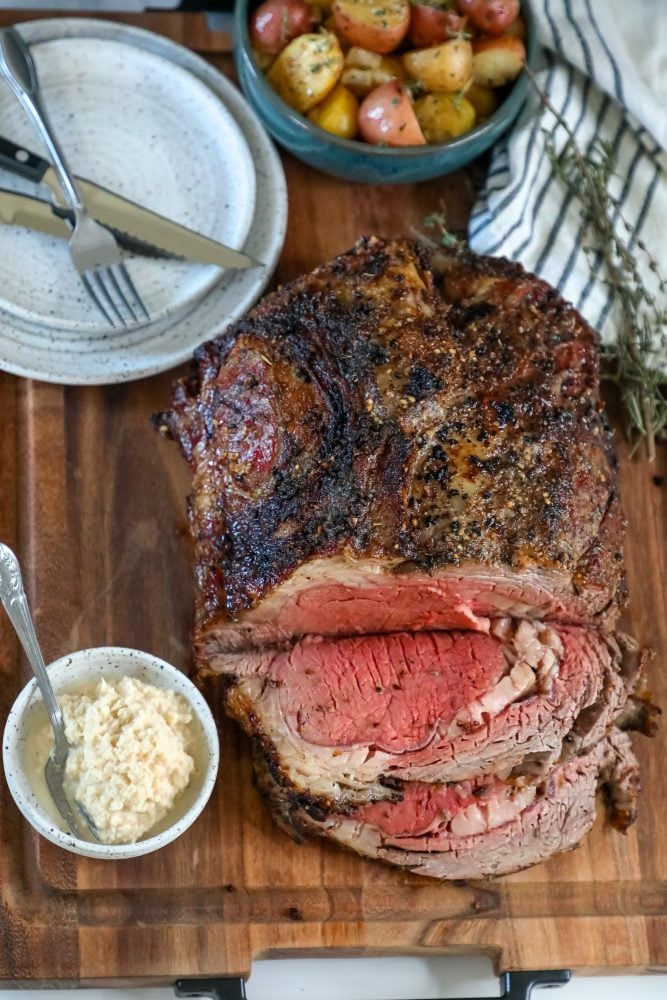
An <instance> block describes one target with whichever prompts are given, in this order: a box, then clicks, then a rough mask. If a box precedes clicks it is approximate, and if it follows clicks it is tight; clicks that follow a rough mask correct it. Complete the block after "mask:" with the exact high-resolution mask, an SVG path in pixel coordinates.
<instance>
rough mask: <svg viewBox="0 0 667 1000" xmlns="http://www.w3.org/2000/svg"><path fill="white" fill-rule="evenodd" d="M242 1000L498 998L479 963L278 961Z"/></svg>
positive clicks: (655, 989) (168, 997) (634, 996)
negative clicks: (246, 998) (246, 999)
mask: <svg viewBox="0 0 667 1000" xmlns="http://www.w3.org/2000/svg"><path fill="white" fill-rule="evenodd" d="M246 990H247V995H248V1000H446V998H449V997H461V998H464V997H498V996H499V995H500V988H499V983H498V980H497V979H496V977H495V976H494V975H493V971H492V968H491V964H490V962H488V961H487V960H486V959H483V958H459V957H455V958H454V957H433V958H358V959H333V958H332V959H329V958H326V959H325V958H319V959H301V960H298V959H297V960H295V959H290V960H288V959H284V960H282V961H264V962H256V963H255V964H254V966H253V970H252V975H251V977H250V979H249V980H248V984H247V987H246ZM47 992H48V991H45V990H0V998H1V1000H45V996H46V994H47ZM69 994H72V995H73V996H74V997H75V1000H173V995H174V994H173V992H172V991H171V990H170V989H166V988H165V989H131V990H130V989H128V990H118V989H114V990H109V989H106V990H101V989H100V990H65V991H59V997H62V996H63V995H69ZM542 995H543V996H544V998H545V1000H547V996H549V997H550V1000H556V997H558V1000H560V998H561V997H562V1000H667V975H650V976H648V975H647V976H604V977H598V976H596V977H592V978H588V977H583V976H582V977H574V978H573V980H572V981H571V982H570V983H569V984H568V985H567V986H565V987H563V988H562V990H561V991H560V992H559V993H558V994H550V995H548V994H546V993H543V991H541V990H534V991H533V1000H540V997H541V996H542Z"/></svg>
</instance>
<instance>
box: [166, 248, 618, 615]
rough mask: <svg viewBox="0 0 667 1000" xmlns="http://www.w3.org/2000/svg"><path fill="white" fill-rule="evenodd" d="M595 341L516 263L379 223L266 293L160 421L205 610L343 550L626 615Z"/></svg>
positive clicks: (234, 603) (201, 611)
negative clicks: (487, 576)
mask: <svg viewBox="0 0 667 1000" xmlns="http://www.w3.org/2000/svg"><path fill="white" fill-rule="evenodd" d="M598 354H599V351H598V341H597V336H596V334H595V333H594V332H593V331H592V330H591V329H590V327H588V326H587V324H586V323H585V322H584V321H583V320H582V318H581V317H580V316H579V315H578V313H577V312H576V311H575V310H574V309H573V308H572V307H571V306H569V305H567V303H565V302H564V301H563V300H562V298H561V297H560V296H559V295H558V294H557V293H556V292H555V291H554V290H553V289H551V288H550V287H549V286H548V285H547V284H546V283H545V282H543V281H541V280H539V279H538V278H536V277H535V276H534V275H530V274H528V273H526V272H524V271H523V269H522V268H521V267H520V265H518V264H514V263H511V262H509V261H506V260H503V259H491V258H485V257H477V256H475V255H473V254H471V253H469V252H466V251H455V252H454V251H452V252H450V251H445V250H438V251H437V252H434V251H433V250H431V249H429V248H428V247H425V246H423V245H420V244H417V243H415V242H411V241H408V240H396V241H393V242H391V241H384V240H379V239H377V238H375V237H364V238H362V239H361V240H359V241H358V242H357V244H356V245H355V246H354V248H353V249H352V250H351V251H350V252H349V253H347V254H343V255H341V256H340V257H338V258H336V259H335V260H334V261H331V262H329V263H328V264H325V265H322V266H321V267H318V268H316V269H315V270H314V271H313V272H311V273H310V274H308V275H305V276H304V277H302V278H299V279H297V280H296V281H294V282H292V283H291V284H289V285H285V286H284V287H282V288H280V289H278V290H277V291H276V292H274V293H272V294H271V295H268V296H267V297H266V298H265V299H264V300H263V301H262V302H261V303H260V304H259V305H258V306H257V307H256V308H255V309H253V310H252V311H251V312H250V313H248V314H247V316H245V317H244V318H243V319H242V320H240V321H239V322H238V323H236V324H234V325H233V326H232V327H230V328H229V329H228V330H226V331H225V332H224V334H222V335H221V336H220V337H219V338H217V339H216V340H215V341H212V342H210V343H209V344H206V345H204V346H203V347H201V348H199V350H198V351H197V353H196V361H197V366H198V374H197V376H196V377H195V378H189V379H186V380H183V381H181V382H179V383H177V384H176V386H175V387H174V392H173V402H172V408H171V410H170V411H168V412H166V413H161V414H158V415H157V416H156V418H155V424H156V426H157V427H158V429H160V430H161V432H162V433H165V434H167V435H168V436H171V437H172V438H174V439H175V440H177V441H178V442H179V443H180V445H181V448H182V449H183V452H184V454H185V456H186V458H187V459H188V461H189V462H190V464H191V466H192V468H193V472H194V476H195V495H196V498H197V502H196V503H195V504H194V505H193V508H192V513H191V530H192V534H193V538H194V542H195V548H196V559H197V564H198V567H199V570H198V578H199V589H200V595H201V601H200V607H199V608H198V620H199V623H200V625H201V624H202V623H205V622H207V621H209V620H210V619H211V618H213V617H216V616H222V617H223V618H225V617H226V618H227V619H228V620H233V619H236V618H238V617H242V616H243V613H244V611H246V610H248V609H251V608H254V607H255V606H256V605H258V603H259V602H261V601H262V600H263V599H264V598H266V597H267V595H268V594H269V593H270V592H271V591H272V590H273V589H274V588H276V587H277V586H279V585H280V584H281V583H283V582H284V581H285V580H287V579H288V578H289V577H290V575H291V574H292V573H293V571H294V570H295V568H296V567H297V566H300V565H303V564H305V563H307V562H308V561H309V560H312V559H314V558H320V557H327V556H335V555H339V554H341V553H343V552H345V553H349V554H350V555H352V556H354V557H357V558H366V557H367V558H377V559H383V558H384V559H391V560H392V561H393V562H394V561H395V562H398V563H399V564H401V563H402V569H401V572H408V568H407V567H408V566H409V567H413V568H414V569H415V570H426V571H429V572H433V571H437V570H438V569H440V568H444V567H447V566H459V565H462V564H464V563H466V562H484V563H486V564H487V565H489V566H496V567H511V568H514V569H518V570H521V569H527V568H531V567H536V568H539V569H546V570H553V571H555V572H557V573H560V574H562V575H563V578H564V580H570V581H571V589H572V593H573V595H574V596H575V601H576V602H577V606H578V607H579V608H580V616H581V617H582V618H585V619H588V620H595V621H605V620H607V621H610V622H611V621H613V619H614V617H615V616H616V614H617V611H618V606H619V603H620V602H622V600H623V597H624V581H623V564H622V555H621V551H622V541H623V534H624V529H625V525H624V521H623V517H622V514H621V513H620V505H619V504H618V500H617V492H618V491H617V467H616V460H615V456H614V453H613V442H612V436H611V433H610V431H609V427H608V424H607V421H606V418H605V415H604V412H603V410H602V406H601V403H600V396H599V373H598V365H599V357H598ZM232 413H233V414H235V416H234V417H233V418H232V417H231V416H230V414H232ZM230 442H231V445H230ZM239 454H240V458H239ZM257 456H259V459H260V460H259V461H258V458H257Z"/></svg>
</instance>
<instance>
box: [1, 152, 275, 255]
mask: <svg viewBox="0 0 667 1000" xmlns="http://www.w3.org/2000/svg"><path fill="white" fill-rule="evenodd" d="M0 167H5V168H7V169H8V170H11V171H12V173H15V174H18V175H19V176H20V177H25V178H27V179H28V180H31V181H34V182H35V183H38V184H45V185H46V186H47V187H48V188H49V189H50V191H51V192H52V194H53V196H54V197H55V199H56V202H57V203H58V204H62V202H61V201H60V198H61V191H60V184H59V182H58V178H57V176H56V172H55V170H54V169H53V167H52V166H51V164H50V163H49V161H48V160H46V159H44V158H43V157H41V156H38V155H37V153H33V152H31V151H30V150H28V149H26V148H25V147H24V146H18V145H17V144H16V143H14V142H12V141H11V139H7V138H5V137H2V136H0ZM77 181H78V183H79V186H80V188H81V192H82V194H83V198H84V201H85V204H86V208H87V209H88V211H89V212H90V213H91V215H93V216H94V218H95V219H97V221H98V222H101V223H102V224H103V225H105V226H108V227H109V228H110V229H112V230H113V231H114V232H116V233H117V232H122V233H127V234H128V235H129V236H130V237H132V238H134V239H137V240H140V241H142V242H143V243H144V244H146V243H150V244H153V245H154V246H156V247H159V248H160V249H161V250H164V251H166V252H167V253H169V254H173V255H174V256H177V257H183V258H185V259H186V260H193V261H197V262H198V263H201V264H213V265H215V266H216V267H231V268H247V267H262V266H263V265H262V264H261V263H259V262H258V261H256V260H253V258H252V257H249V256H248V255H247V254H244V253H241V252H240V251H239V250H233V249H232V248H231V247H226V246H225V245H224V244H223V243H218V242H217V241H216V240H213V239H210V237H208V236H202V234H201V233H196V232H194V230H192V229H188V228H187V226H181V225H180V224H179V223H178V222H173V221H172V220H171V219H167V218H165V216H163V215H159V214H158V213H157V212H151V211H150V210H149V209H147V208H143V206H141V205H138V204H137V203H136V202H134V201H130V199H129V198H124V197H123V196H122V195H119V194H115V192H113V191H110V190H109V188H105V187H103V186H102V185H101V184H96V183H95V182H94V181H89V180H86V179H85V178H83V177H77Z"/></svg>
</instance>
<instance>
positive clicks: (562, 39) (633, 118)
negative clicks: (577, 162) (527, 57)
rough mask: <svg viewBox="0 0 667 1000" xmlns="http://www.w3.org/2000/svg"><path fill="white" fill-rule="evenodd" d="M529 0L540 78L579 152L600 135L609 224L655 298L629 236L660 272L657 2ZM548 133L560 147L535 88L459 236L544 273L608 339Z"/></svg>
mask: <svg viewBox="0 0 667 1000" xmlns="http://www.w3.org/2000/svg"><path fill="white" fill-rule="evenodd" d="M530 6H531V11H532V13H533V16H534V19H535V22H536V25H537V31H538V38H539V40H540V43H541V45H542V47H543V52H542V63H541V66H540V68H539V69H538V70H537V72H536V78H537V81H538V84H539V86H540V88H541V89H542V91H543V92H544V93H545V94H546V96H547V97H548V98H549V100H550V101H551V103H552V104H553V105H554V107H555V108H556V109H557V110H558V111H559V112H560V114H561V115H562V116H563V118H564V119H565V120H566V121H567V122H568V124H569V126H570V128H571V129H572V131H573V132H574V134H575V136H576V139H577V143H578V144H579V146H580V148H581V149H582V150H583V151H584V152H585V153H591V152H592V151H593V149H594V148H595V147H594V144H595V143H596V141H598V140H603V141H606V142H608V143H610V144H611V145H612V147H613V149H614V150H615V153H616V168H615V174H614V176H612V177H611V179H610V181H609V191H610V193H611V195H612V196H613V197H614V198H615V199H616V201H617V202H618V206H619V207H618V208H617V209H615V210H614V223H615V227H616V231H617V232H618V234H619V235H620V236H621V237H622V238H623V239H624V241H625V243H626V244H627V245H628V246H629V249H630V250H631V251H632V252H633V253H634V254H635V255H636V260H637V264H638V267H639V269H640V273H641V276H642V279H643V281H644V283H645V285H646V286H647V287H648V288H649V290H651V291H652V292H653V293H654V294H655V295H657V296H659V294H660V292H659V289H658V279H657V277H656V275H655V274H654V272H653V271H652V270H651V268H650V267H649V258H648V257H647V256H646V255H645V254H644V253H643V252H642V250H641V247H638V246H637V241H638V240H639V241H640V243H643V244H645V245H646V247H647V248H648V249H649V250H650V252H651V254H652V255H653V256H654V257H655V258H656V259H657V260H658V262H659V263H660V266H661V269H662V270H663V272H664V271H665V270H667V268H666V267H665V264H666V259H665V258H666V256H667V255H666V254H665V247H666V246H667V176H666V171H667V156H666V155H665V152H664V151H665V149H666V148H667V0H631V2H628V0H530ZM530 89H532V88H530ZM547 136H550V137H551V138H552V140H553V141H554V144H555V147H556V151H557V152H560V151H561V150H562V149H563V147H564V145H565V142H566V139H567V137H566V135H565V131H564V129H563V128H562V127H556V121H555V119H554V117H553V115H552V114H551V112H550V111H549V110H548V109H546V108H544V107H542V106H541V105H539V103H538V101H537V98H536V96H535V94H534V92H533V93H532V94H531V97H530V98H529V100H528V102H527V104H526V106H525V107H524V110H523V112H522V114H521V116H520V117H519V119H518V120H517V123H516V124H515V126H514V127H513V128H512V129H511V130H510V132H509V133H507V135H506V136H505V137H504V139H503V140H501V142H500V143H499V144H498V145H497V146H496V147H495V149H494V152H493V156H492V160H491V166H490V169H489V173H488V176H487V179H486V183H485V186H484V189H483V190H482V191H481V192H480V194H479V196H478V199H477V202H476V204H475V207H474V211H473V214H472V217H471V220H470V227H469V233H468V235H469V242H470V245H471V247H472V249H473V250H476V251H477V252H478V253H488V254H499V255H501V256H505V257H509V258H511V259H512V260H518V261H520V262H521V263H522V264H523V265H524V266H525V267H526V268H527V269H528V270H530V271H534V272H535V273H536V274H538V275H540V277H542V278H545V279H546V280H547V281H549V282H551V284H553V285H555V286H556V287H557V288H558V289H559V290H560V291H561V293H562V294H563V296H564V297H565V298H566V299H568V300H569V301H570V302H572V303H574V305H575V306H576V307H577V308H578V309H579V310H580V311H581V312H582V314H583V315H584V316H585V318H586V319H587V320H588V322H589V323H590V324H591V326H593V327H595V328H596V329H597V330H599V331H600V334H601V336H602V339H603V341H604V342H611V341H612V340H613V339H614V330H615V327H616V324H617V322H618V312H617V309H618V307H617V305H616V303H615V301H614V298H613V296H612V295H611V293H610V290H609V287H608V285H607V284H606V282H605V274H604V269H602V268H600V266H599V263H600V262H599V260H598V261H597V263H598V266H597V267H596V266H595V261H594V267H593V269H591V267H590V266H589V262H588V259H587V254H586V250H585V246H586V245H587V243H589V242H590V236H589V235H588V234H587V232H586V227H585V226H584V224H583V223H582V218H581V214H580V207H579V204H578V202H577V200H576V199H573V198H572V197H571V195H569V194H568V193H567V191H566V189H565V187H564V186H563V184H562V182H561V181H560V180H559V179H558V178H557V177H555V176H554V174H553V171H552V168H551V165H550V162H549V159H548V157H547V155H546V152H545V144H546V139H547ZM624 220H625V221H626V222H628V223H629V224H630V225H631V226H632V228H633V233H632V235H629V234H628V232H627V230H626V228H625V225H624ZM661 363H664V356H663V358H661Z"/></svg>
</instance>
